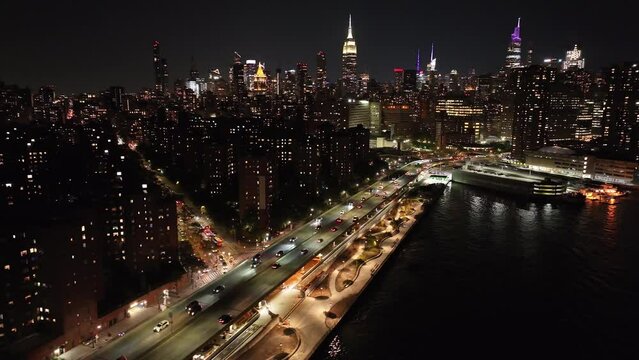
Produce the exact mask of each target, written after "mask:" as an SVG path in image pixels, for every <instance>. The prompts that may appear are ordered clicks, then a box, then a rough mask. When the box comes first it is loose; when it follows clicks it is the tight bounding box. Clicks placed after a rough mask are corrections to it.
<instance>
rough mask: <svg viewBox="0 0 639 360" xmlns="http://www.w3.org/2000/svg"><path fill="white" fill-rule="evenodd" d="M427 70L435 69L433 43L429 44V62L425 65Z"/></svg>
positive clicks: (435, 60)
mask: <svg viewBox="0 0 639 360" xmlns="http://www.w3.org/2000/svg"><path fill="white" fill-rule="evenodd" d="M426 67H427V70H428V71H437V58H436V57H435V43H432V44H431V46H430V62H429V63H428V65H427V66H426Z"/></svg>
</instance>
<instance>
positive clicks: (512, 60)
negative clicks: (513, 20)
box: [505, 18, 521, 69]
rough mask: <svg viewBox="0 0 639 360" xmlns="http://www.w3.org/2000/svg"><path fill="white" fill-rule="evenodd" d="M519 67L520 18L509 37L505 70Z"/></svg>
mask: <svg viewBox="0 0 639 360" xmlns="http://www.w3.org/2000/svg"><path fill="white" fill-rule="evenodd" d="M518 67H521V18H518V19H517V26H515V30H514V31H513V33H512V34H511V35H510V45H508V54H507V55H506V66H505V68H506V69H516V68H518Z"/></svg>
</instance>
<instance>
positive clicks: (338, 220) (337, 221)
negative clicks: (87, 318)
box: [335, 218, 344, 224]
mask: <svg viewBox="0 0 639 360" xmlns="http://www.w3.org/2000/svg"><path fill="white" fill-rule="evenodd" d="M342 221H344V220H342V218H337V219H335V223H337V224H341V223H342Z"/></svg>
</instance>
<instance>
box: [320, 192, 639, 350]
mask: <svg viewBox="0 0 639 360" xmlns="http://www.w3.org/2000/svg"><path fill="white" fill-rule="evenodd" d="M637 234H639V194H632V195H631V196H630V197H629V198H625V199H622V200H621V201H620V202H619V203H618V204H615V205H607V204H603V203H592V202H589V203H586V204H584V205H583V206H575V205H567V204H564V205H554V206H553V205H537V204H528V203H521V202H520V201H518V200H515V199H512V198H509V197H502V196H500V195H495V194H491V193H487V192H484V191H482V190H478V189H474V188H470V187H465V186H461V185H453V187H452V189H450V190H448V191H447V192H446V193H445V194H444V196H443V197H442V199H440V201H439V203H438V204H437V205H436V206H435V207H434V208H433V209H432V211H431V212H430V213H429V214H428V216H427V217H426V218H424V219H423V220H422V222H421V223H420V224H419V225H418V227H417V228H416V229H415V232H414V233H413V235H412V236H411V237H410V238H408V239H407V241H405V242H404V243H403V244H402V247H400V250H401V251H400V252H398V253H395V255H394V256H393V258H392V259H391V260H390V261H389V262H388V263H387V264H386V265H385V267H384V268H383V270H382V271H380V273H379V275H378V278H377V279H376V281H375V282H374V283H373V284H372V285H371V286H370V287H369V289H367V291H366V293H365V294H364V295H363V296H362V297H361V298H360V299H359V300H358V301H357V303H356V304H355V305H354V306H353V307H352V308H351V311H350V312H349V314H348V315H347V317H346V318H345V320H344V321H343V323H342V324H340V325H339V326H338V327H337V328H336V330H335V331H334V333H333V334H331V335H330V336H329V337H328V338H327V340H326V342H325V344H323V345H322V346H321V347H320V348H319V350H318V351H317V353H316V355H315V356H314V358H313V359H314V360H324V359H332V360H334V359H399V358H415V357H414V356H415V353H412V352H411V351H412V349H421V350H420V351H421V353H420V358H424V357H423V356H421V355H426V356H427V355H432V356H434V357H437V358H452V357H455V356H464V357H468V356H473V357H476V355H483V354H486V355H495V356H494V357H497V358H500V357H501V356H500V355H505V354H507V355H509V356H510V355H512V354H516V353H518V352H520V351H522V350H521V349H526V351H528V352H531V354H535V355H540V356H546V355H548V354H549V352H550V351H552V353H553V354H554V356H553V357H559V356H567V357H569V358H575V357H578V356H586V357H589V358H592V357H593V356H594V357H599V358H614V357H617V358H619V357H622V356H623V355H625V354H626V353H628V352H634V353H637V352H639V344H638V343H637V342H636V341H635V335H636V334H639V306H637V304H639V240H637V239H639V236H637ZM415 324H419V331H417V332H415V333H414V332H413V331H409V330H408V329H411V328H414V326H415ZM496 341H498V343H499V347H496ZM576 344H579V345H578V346H576ZM371 349H375V350H374V351H372V350H371ZM346 353H348V356H345V355H344V354H346ZM504 357H505V356H504Z"/></svg>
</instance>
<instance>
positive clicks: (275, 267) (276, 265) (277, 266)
mask: <svg viewBox="0 0 639 360" xmlns="http://www.w3.org/2000/svg"><path fill="white" fill-rule="evenodd" d="M281 266H282V264H280V263H273V265H271V268H273V269H279V268H280V267H281Z"/></svg>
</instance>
